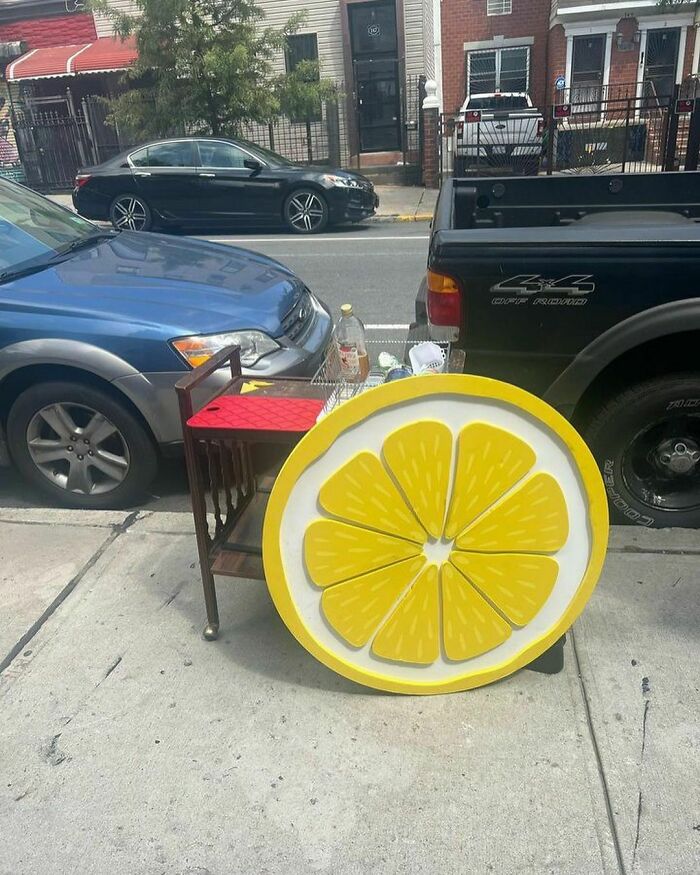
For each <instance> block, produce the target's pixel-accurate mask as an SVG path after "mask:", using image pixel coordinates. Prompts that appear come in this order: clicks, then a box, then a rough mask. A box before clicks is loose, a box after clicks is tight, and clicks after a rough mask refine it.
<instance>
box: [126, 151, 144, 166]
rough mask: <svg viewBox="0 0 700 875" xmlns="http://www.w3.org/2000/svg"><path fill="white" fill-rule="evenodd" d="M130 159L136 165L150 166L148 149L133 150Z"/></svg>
mask: <svg viewBox="0 0 700 875" xmlns="http://www.w3.org/2000/svg"><path fill="white" fill-rule="evenodd" d="M130 160H131V163H132V164H133V165H134V167H148V149H139V151H138V152H133V153H132V154H131V156H130Z"/></svg>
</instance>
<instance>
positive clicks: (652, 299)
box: [416, 172, 700, 527]
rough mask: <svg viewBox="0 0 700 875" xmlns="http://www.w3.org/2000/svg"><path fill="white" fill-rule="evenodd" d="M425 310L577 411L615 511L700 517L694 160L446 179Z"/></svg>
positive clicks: (425, 317)
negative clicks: (664, 168)
mask: <svg viewBox="0 0 700 875" xmlns="http://www.w3.org/2000/svg"><path fill="white" fill-rule="evenodd" d="M416 317H417V325H418V326H421V325H425V324H426V323H427V326H428V329H427V330H428V331H429V334H430V336H431V337H433V339H436V340H438V339H441V340H442V339H444V340H446V339H449V340H451V341H453V342H454V343H455V344H456V345H457V346H459V347H461V348H463V349H465V351H466V366H465V370H467V371H468V372H469V373H473V374H482V375H486V376H490V377H495V378H497V379H500V380H505V381H507V382H510V383H515V384H517V385H519V386H522V387H523V388H525V389H528V390H529V391H530V392H533V393H535V394H536V395H539V396H541V397H542V398H544V399H545V400H546V401H548V402H549V403H550V404H552V405H553V406H554V407H555V408H557V409H558V410H559V411H560V412H561V413H563V414H564V415H565V416H566V417H567V418H569V419H570V420H571V421H572V422H573V423H574V425H575V426H576V427H577V428H578V430H579V431H580V432H581V434H582V435H583V436H584V438H585V439H586V441H587V442H588V444H589V446H590V447H591V449H592V451H593V453H594V455H595V457H596V459H597V460H598V463H599V465H600V469H601V472H602V474H603V478H604V480H605V485H606V488H607V491H608V496H609V499H610V507H611V512H612V520H613V521H614V522H631V523H636V524H638V525H643V526H658V527H662V526H691V527H693V526H700V173H698V172H686V173H665V174H661V173H658V174H637V175H629V176H577V177H573V176H571V177H564V176H560V177H554V176H552V177H538V178H520V179H513V178H504V179H493V178H491V179H453V180H449V181H448V182H446V183H445V185H444V186H443V189H442V191H441V194H440V198H439V201H438V205H437V209H436V213H435V218H434V222H433V228H432V236H431V240H430V251H429V256H428V273H427V277H426V280H425V281H424V282H423V284H422V286H421V289H420V291H419V293H418V298H417V301H416Z"/></svg>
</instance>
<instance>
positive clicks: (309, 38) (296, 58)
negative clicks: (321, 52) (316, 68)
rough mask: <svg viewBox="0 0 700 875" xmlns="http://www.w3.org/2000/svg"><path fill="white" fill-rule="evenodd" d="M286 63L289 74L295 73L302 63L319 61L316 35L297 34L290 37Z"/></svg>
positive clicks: (288, 38)
mask: <svg viewBox="0 0 700 875" xmlns="http://www.w3.org/2000/svg"><path fill="white" fill-rule="evenodd" d="M285 61H286V64H287V73H293V72H294V71H295V70H296V68H297V67H298V66H299V64H300V63H301V62H302V61H318V40H317V39H316V34H315V33H295V34H293V35H292V36H288V37H287V48H286V51H285Z"/></svg>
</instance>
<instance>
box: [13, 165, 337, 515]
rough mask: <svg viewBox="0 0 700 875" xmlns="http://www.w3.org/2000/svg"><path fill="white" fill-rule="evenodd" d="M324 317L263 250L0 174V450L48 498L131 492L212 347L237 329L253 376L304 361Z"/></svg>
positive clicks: (76, 503) (305, 366)
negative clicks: (100, 210) (134, 220)
mask: <svg viewBox="0 0 700 875" xmlns="http://www.w3.org/2000/svg"><path fill="white" fill-rule="evenodd" d="M331 330H332V325H331V318H330V315H329V313H328V311H327V309H326V307H325V306H324V305H323V304H322V303H321V302H320V301H318V299H317V298H316V297H314V295H313V294H312V293H311V292H310V291H309V290H308V289H307V288H306V286H305V285H304V283H303V282H302V281H301V280H300V279H299V278H298V277H297V276H295V275H294V274H293V273H292V272H291V271H289V270H288V269H287V268H285V267H284V266H283V265H281V264H279V263H278V262H276V261H273V260H272V259H269V258H266V257H264V256H262V255H257V254H255V253H251V252H247V251H245V250H242V249H237V248H233V247H230V246H223V245H218V244H214V243H207V242H203V241H199V240H192V239H189V238H186V237H184V238H183V237H167V236H162V235H159V234H147V233H146V234H145V233H136V232H131V231H123V232H121V233H117V232H104V231H101V230H100V229H99V228H97V227H96V226H95V225H93V224H91V223H90V222H87V221H86V220H84V219H82V218H80V217H79V216H77V215H74V214H73V213H71V212H70V211H68V210H65V209H63V208H62V207H59V206H57V205H56V204H53V203H52V202H50V201H48V200H47V199H46V198H43V197H41V196H40V195H37V194H35V193H34V192H31V191H29V190H28V189H26V188H24V187H23V186H20V185H17V184H15V183H11V182H7V181H3V180H0V464H14V465H15V466H16V467H17V469H18V470H19V471H20V472H21V474H22V475H23V476H24V477H25V478H26V480H27V481H29V482H30V483H32V484H33V485H34V486H36V487H38V488H39V489H40V490H41V491H42V492H43V493H44V494H45V495H46V496H48V497H49V498H51V499H53V500H54V501H55V502H57V503H60V504H63V505H65V506H69V507H76V508H107V507H119V506H124V505H126V504H129V503H131V502H133V501H134V499H135V498H137V497H138V495H139V493H141V492H143V491H144V489H146V488H147V486H148V485H149V483H150V482H151V480H152V478H153V476H154V475H155V473H156V470H157V467H158V459H159V457H160V456H161V454H167V453H169V452H171V451H173V450H174V451H177V447H178V446H179V444H180V442H181V440H182V436H181V432H180V423H179V416H178V407H177V399H176V395H175V391H174V388H173V387H174V384H175V383H176V382H177V380H178V379H180V377H182V375H183V374H184V373H186V372H187V371H188V370H189V369H190V368H192V367H195V366H196V365H198V364H201V363H202V362H204V361H206V360H207V359H208V358H209V357H210V356H211V355H213V354H214V353H216V352H217V351H218V350H220V349H222V348H224V347H226V346H230V345H232V344H238V345H239V346H240V348H241V360H242V364H243V366H244V369H245V373H247V374H249V375H252V376H256V377H259V378H264V377H266V376H273V375H282V374H284V375H295V376H311V375H312V374H313V373H314V372H315V371H316V370H317V368H318V367H319V365H320V364H321V361H322V359H323V355H324V351H325V349H326V346H327V344H328V341H329V338H330V334H331ZM224 380H225V373H224V372H221V381H222V382H223V381H224Z"/></svg>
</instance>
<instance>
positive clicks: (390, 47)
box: [348, 2, 397, 59]
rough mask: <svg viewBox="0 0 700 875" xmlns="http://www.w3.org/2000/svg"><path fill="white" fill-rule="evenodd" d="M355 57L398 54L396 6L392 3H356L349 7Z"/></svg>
mask: <svg viewBox="0 0 700 875" xmlns="http://www.w3.org/2000/svg"><path fill="white" fill-rule="evenodd" d="M348 11H349V15H350V38H351V40H352V53H353V57H354V58H355V59H357V58H358V57H361V56H363V55H366V56H371V57H376V56H377V55H381V54H392V55H396V49H397V42H396V7H395V5H394V3H393V2H391V3H376V4H375V3H355V4H351V5H350V6H349V7H348Z"/></svg>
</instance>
